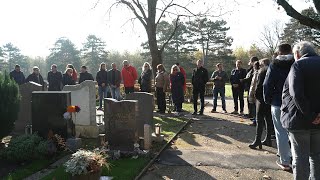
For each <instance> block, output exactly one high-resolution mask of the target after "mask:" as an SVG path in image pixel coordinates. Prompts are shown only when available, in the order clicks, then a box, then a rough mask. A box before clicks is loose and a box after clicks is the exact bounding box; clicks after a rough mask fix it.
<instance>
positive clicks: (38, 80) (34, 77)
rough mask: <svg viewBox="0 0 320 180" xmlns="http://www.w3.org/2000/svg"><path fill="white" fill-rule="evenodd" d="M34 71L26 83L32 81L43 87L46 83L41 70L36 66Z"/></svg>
mask: <svg viewBox="0 0 320 180" xmlns="http://www.w3.org/2000/svg"><path fill="white" fill-rule="evenodd" d="M32 70H33V73H32V74H30V75H29V76H28V77H27V79H26V82H29V81H32V82H35V83H38V84H41V85H42V86H43V85H44V81H43V78H42V76H41V74H40V69H39V68H38V67H37V66H34V67H33V68H32Z"/></svg>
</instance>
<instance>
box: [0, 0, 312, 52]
mask: <svg viewBox="0 0 320 180" xmlns="http://www.w3.org/2000/svg"><path fill="white" fill-rule="evenodd" d="M96 1H97V0H28V1H26V0H1V1H0V17H1V28H0V45H4V44H5V43H8V42H12V43H13V44H14V45H16V46H18V48H20V49H21V51H22V53H23V54H25V55H28V56H33V57H34V56H43V57H45V56H47V55H49V52H50V51H49V48H51V47H52V45H53V43H54V42H55V41H56V40H57V38H59V37H67V38H69V39H70V40H71V41H72V42H73V43H75V44H76V46H77V47H78V48H81V46H82V43H83V42H85V38H86V37H87V35H89V34H94V35H96V36H98V37H100V38H102V39H103V40H104V41H106V44H107V49H108V50H118V51H124V50H128V51H135V50H139V49H140V44H141V42H143V41H146V35H145V31H144V29H143V27H142V25H141V24H140V23H139V22H136V23H135V24H132V23H126V24H125V22H126V20H128V19H129V17H131V16H132V14H131V13H130V11H128V10H127V9H125V8H113V10H112V11H111V15H110V16H109V14H108V13H107V10H108V3H106V2H102V3H100V4H98V5H97V7H95V8H93V6H94V4H95V2H96ZM101 1H102V0H101ZM108 1H109V3H110V2H111V1H110V0H108ZM216 1H217V0H215V1H214V2H216ZM221 1H223V2H225V4H224V5H225V8H224V9H225V10H232V12H231V13H227V14H226V15H225V16H223V18H224V19H225V20H226V21H227V22H228V26H230V31H229V33H228V35H230V36H232V37H233V38H234V43H233V47H237V46H244V47H246V48H247V47H249V46H250V44H252V43H257V44H259V35H260V34H261V32H262V30H263V27H264V26H268V25H270V24H272V22H274V21H281V22H286V21H288V19H289V17H287V15H286V14H285V12H284V11H283V10H282V9H280V10H279V9H278V6H277V5H276V3H274V1H273V0H238V2H239V4H237V3H234V2H235V1H237V0H221ZM159 2H161V1H159ZM208 2H209V1H208ZM252 2H253V3H254V4H252ZM290 3H292V4H293V5H294V7H295V8H297V9H298V10H302V9H303V8H306V7H308V5H307V3H305V0H291V1H290ZM200 6H204V7H206V4H204V5H203V4H196V5H190V8H191V9H198V8H199V7H200ZM215 10H217V9H215V8H213V9H212V11H215Z"/></svg>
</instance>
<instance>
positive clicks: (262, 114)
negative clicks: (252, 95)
mask: <svg viewBox="0 0 320 180" xmlns="http://www.w3.org/2000/svg"><path fill="white" fill-rule="evenodd" d="M256 122H257V126H256V138H255V139H256V141H259V142H261V135H262V131H263V127H264V126H265V127H266V138H265V140H269V141H270V140H271V133H272V126H273V124H272V117H271V106H270V105H268V104H266V103H264V102H263V101H259V100H257V101H256Z"/></svg>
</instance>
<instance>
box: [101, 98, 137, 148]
mask: <svg viewBox="0 0 320 180" xmlns="http://www.w3.org/2000/svg"><path fill="white" fill-rule="evenodd" d="M104 107H105V109H104V121H105V129H106V140H107V141H108V144H109V147H110V149H111V150H120V151H133V149H134V143H137V142H138V140H139V138H138V133H137V131H136V127H137V126H136V114H137V113H136V108H137V101H135V100H124V101H117V100H115V99H112V98H105V99H104Z"/></svg>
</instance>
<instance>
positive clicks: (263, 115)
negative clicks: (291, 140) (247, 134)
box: [249, 58, 273, 149]
mask: <svg viewBox="0 0 320 180" xmlns="http://www.w3.org/2000/svg"><path fill="white" fill-rule="evenodd" d="M269 64H270V60H269V59H267V58H265V59H261V60H260V65H261V66H262V67H261V68H260V70H259V72H258V80H257V89H256V92H255V98H256V122H257V125H256V137H255V140H254V142H253V143H252V144H250V145H249V147H250V148H251V149H255V148H256V147H257V146H259V149H262V144H264V145H267V146H271V133H272V129H273V128H272V126H273V124H272V118H271V106H270V104H266V103H265V102H264V100H263V81H264V79H265V77H266V73H267V70H268V65H269ZM264 125H266V126H265V127H266V138H265V140H264V141H263V142H261V135H262V131H263V127H264Z"/></svg>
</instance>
